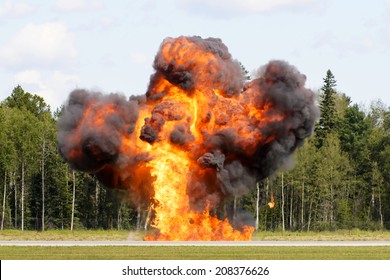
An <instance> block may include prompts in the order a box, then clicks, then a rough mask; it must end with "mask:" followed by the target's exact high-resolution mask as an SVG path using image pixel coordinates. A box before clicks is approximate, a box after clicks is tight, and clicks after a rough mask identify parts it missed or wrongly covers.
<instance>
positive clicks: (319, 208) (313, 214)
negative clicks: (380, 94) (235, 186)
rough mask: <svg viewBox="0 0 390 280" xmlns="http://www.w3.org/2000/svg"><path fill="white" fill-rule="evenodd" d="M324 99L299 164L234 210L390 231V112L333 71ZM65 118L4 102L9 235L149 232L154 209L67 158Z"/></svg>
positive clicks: (4, 221)
mask: <svg viewBox="0 0 390 280" xmlns="http://www.w3.org/2000/svg"><path fill="white" fill-rule="evenodd" d="M317 97H318V101H317V102H318V105H319V107H320V111H321V116H320V119H319V120H318V122H317V124H316V127H315V130H314V132H313V135H312V137H311V138H310V139H309V140H308V141H306V143H305V144H304V145H303V146H302V147H300V148H299V149H297V150H296V152H295V154H294V163H291V164H290V166H289V167H288V168H286V170H280V171H279V172H278V173H277V174H276V175H275V176H273V177H271V178H267V179H264V180H262V181H260V182H258V183H257V186H256V187H254V188H253V191H252V192H250V193H248V194H246V195H244V196H242V197H235V198H231V199H227V200H226V201H225V202H224V203H225V207H226V208H227V209H233V210H232V211H234V213H235V214H237V213H236V212H243V211H245V212H246V213H247V212H250V213H251V215H252V216H253V224H254V225H255V227H256V229H257V230H261V231H264V230H269V231H284V230H289V231H324V230H329V231H332V230H338V229H362V230H387V229H390V107H389V106H387V105H386V104H384V103H383V102H382V101H380V100H373V101H372V102H371V104H369V106H368V108H365V107H363V106H359V105H357V104H354V103H353V102H352V100H351V98H350V97H348V96H347V95H346V94H345V93H341V92H338V91H337V90H336V79H335V77H334V75H333V73H332V72H331V71H330V70H328V71H327V73H326V75H325V77H324V79H323V86H322V87H321V89H320V90H318V93H317ZM60 115H61V108H57V109H56V110H54V111H53V110H52V109H51V108H50V106H48V104H47V103H46V102H45V100H44V99H43V98H42V97H40V96H38V95H35V94H33V93H29V92H26V91H25V90H24V89H23V88H22V87H21V86H19V85H18V86H16V87H15V88H14V89H13V91H12V92H11V93H10V94H9V96H8V97H7V98H6V99H4V100H2V101H1V103H0V190H1V191H0V194H1V210H2V212H1V229H2V230H3V229H19V230H37V231H45V230H49V229H68V230H69V229H70V230H73V229H118V230H140V229H146V228H147V227H148V223H147V220H148V219H147V216H148V206H145V205H132V204H131V203H130V202H129V201H130V200H129V199H128V197H127V193H126V192H124V191H118V190H112V189H107V188H105V187H104V186H103V185H102V184H101V183H99V182H98V181H97V180H96V179H95V178H94V177H93V176H91V175H89V174H86V173H82V172H78V171H75V170H73V169H72V168H71V167H70V166H69V165H68V164H67V163H65V161H64V160H63V159H62V158H61V156H60V155H59V153H58V151H57V120H58V118H59V116H60ZM273 203H274V205H272V204H273ZM270 205H271V206H274V207H272V208H271V207H270ZM232 216H233V217H235V216H237V215H232Z"/></svg>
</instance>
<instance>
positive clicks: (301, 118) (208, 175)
mask: <svg viewBox="0 0 390 280" xmlns="http://www.w3.org/2000/svg"><path fill="white" fill-rule="evenodd" d="M153 67H154V69H155V73H154V74H153V75H152V76H151V79H150V84H149V87H148V89H147V92H146V94H145V95H144V96H132V97H130V98H129V99H126V98H125V97H124V96H122V95H119V94H109V95H103V94H101V93H98V92H91V91H86V90H81V89H76V90H74V91H73V92H71V94H70V96H69V99H68V101H67V104H66V105H65V107H64V110H63V112H62V116H61V118H60V120H59V124H58V126H59V132H58V149H59V152H60V154H61V155H62V157H63V158H64V159H65V160H66V161H67V162H69V164H70V165H71V166H72V167H73V168H75V169H78V170H81V171H84V172H88V173H91V174H94V175H95V176H96V178H97V179H99V180H100V181H101V182H102V183H103V184H104V185H105V186H107V187H110V188H121V189H125V190H127V191H128V192H129V194H130V196H131V199H132V202H133V203H134V204H135V205H140V204H141V203H147V204H148V205H150V207H151V210H152V213H153V214H152V215H151V226H152V227H153V228H154V229H155V233H153V234H150V235H148V236H146V237H145V239H146V240H249V239H250V237H251V234H252V232H253V227H251V226H247V225H235V227H233V226H232V225H231V224H230V223H229V220H228V219H227V218H225V219H220V218H218V216H217V215H216V212H217V209H218V207H219V206H220V205H221V203H222V202H223V200H224V199H225V198H226V197H229V196H240V195H243V194H245V193H247V192H248V191H249V190H250V189H251V188H254V187H255V186H256V182H257V181H259V180H262V179H264V178H266V177H268V176H270V175H272V174H273V173H274V172H275V171H276V170H277V169H278V168H280V167H282V166H284V165H286V164H287V163H288V162H289V161H290V160H291V154H292V153H293V152H294V150H295V149H296V148H297V147H299V146H301V145H302V144H303V143H304V139H305V138H306V137H309V136H310V135H311V133H312V131H313V126H314V122H315V120H316V119H317V117H318V114H319V111H318V108H317V106H316V105H315V102H314V95H313V92H312V91H311V90H310V89H308V88H305V80H306V77H305V76H304V75H303V74H301V73H299V71H298V70H297V69H296V68H295V67H293V66H291V65H289V64H288V63H287V62H284V61H271V62H269V63H268V64H267V65H265V66H263V67H261V68H260V69H259V71H258V74H257V78H256V79H254V80H252V81H251V82H249V83H246V84H244V75H243V71H242V69H241V66H240V64H239V62H238V61H236V60H234V59H233V58H232V56H231V55H230V53H229V51H228V49H227V47H226V46H225V45H224V44H223V43H222V41H221V40H220V39H216V38H207V39H202V38H200V37H184V36H182V37H179V38H167V39H165V40H164V41H163V42H162V44H161V46H160V49H159V51H158V53H157V55H156V57H155V59H154V64H153Z"/></svg>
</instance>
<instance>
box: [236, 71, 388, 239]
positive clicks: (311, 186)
mask: <svg viewBox="0 0 390 280" xmlns="http://www.w3.org/2000/svg"><path fill="white" fill-rule="evenodd" d="M335 87H336V80H335V78H334V76H333V74H332V72H331V71H328V72H327V74H326V77H325V78H324V85H323V87H322V88H321V92H320V96H319V105H320V109H321V117H320V120H319V122H318V123H317V125H316V128H315V132H314V135H313V137H312V138H311V139H309V140H308V141H307V142H306V143H305V145H304V146H303V147H301V148H300V149H298V150H297V151H296V153H295V158H296V164H295V166H294V167H293V169H291V170H285V171H280V172H279V173H278V174H277V175H276V176H275V177H274V178H269V179H266V180H264V181H263V182H261V188H260V190H261V191H260V194H259V199H260V201H261V203H260V205H264V206H263V207H260V211H259V212H260V213H259V222H258V227H259V229H261V230H285V229H286V230H292V231H309V230H315V231H320V230H336V229H353V228H358V229H363V230H379V229H390V110H389V107H387V106H385V105H384V104H383V103H382V102H380V101H377V102H373V103H372V104H371V106H370V108H369V109H368V110H367V112H364V111H363V110H362V109H361V108H359V106H358V105H356V104H352V103H351V100H350V98H349V97H347V96H346V95H345V94H340V93H338V92H336V90H335ZM286 169H288V168H286ZM271 192H272V193H273V195H274V197H275V208H273V209H270V208H269V207H267V206H266V202H267V200H269V199H270V196H271ZM256 197H257V194H256V191H254V192H253V193H252V194H251V195H249V196H247V197H245V198H243V199H242V200H243V201H242V203H243V205H242V206H243V207H244V208H247V209H248V210H250V211H252V212H253V213H255V210H256V209H255V201H256ZM248 202H249V204H248Z"/></svg>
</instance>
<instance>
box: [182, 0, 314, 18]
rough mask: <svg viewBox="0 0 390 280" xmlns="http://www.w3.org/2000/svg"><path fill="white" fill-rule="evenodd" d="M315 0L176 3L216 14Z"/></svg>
mask: <svg viewBox="0 0 390 280" xmlns="http://www.w3.org/2000/svg"><path fill="white" fill-rule="evenodd" d="M315 1H317V0H215V1H210V0H184V1H180V2H179V1H177V2H178V5H179V6H181V7H183V8H185V9H187V10H192V11H195V12H204V13H212V14H217V15H220V16H222V15H224V14H225V13H228V14H230V15H231V14H240V13H258V12H269V11H275V10H281V9H289V8H298V7H302V6H305V5H307V4H311V3H313V2H315Z"/></svg>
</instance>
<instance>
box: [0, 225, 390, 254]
mask: <svg viewBox="0 0 390 280" xmlns="http://www.w3.org/2000/svg"><path fill="white" fill-rule="evenodd" d="M144 235H145V232H129V231H104V230H101V231H88V230H78V231H73V232H72V231H67V230H55V231H45V232H35V231H23V232H22V231H17V230H4V231H1V232H0V240H35V241H38V240H48V241H53V240H75V241H106V240H112V241H123V240H142V237H143V236H144ZM252 240H267V241H271V240H279V241H303V240H307V241H317V240H318V241H336V240H337V241H339V240H340V241H342V240H344V241H352V240H359V241H364V240H366V241H372V240H390V232H389V231H383V232H382V231H373V232H370V231H359V230H351V231H336V232H284V233H282V232H257V233H255V234H254V235H253V236H252ZM0 259H2V260H6V259H11V260H12V259H15V260H16V259H27V260H32V259H34V260H40V259H42V260H45V259H50V260H57V259H58V260H100V259H102V260H121V259H123V260H126V259H133V260H137V259H142V260H158V259H163V260H166V259H168V260H170V259H171V260H178V259H180V260H186V259H193V260H198V259H202V260H205V259H226V260H236V259H237V260H239V259H244V260H245V259H259V260H261V259H265V260H339V259H340V260H357V259H363V260H383V259H385V260H389V259H390V246H389V247H386V246H384V247H222V246H207V247H193V246H172V247H171V246H168V247H165V246H153V247H151V246H142V247H140V246H96V247H81V246H69V247H66V246H65V247H62V246H61V247H54V246H53V247H50V246H43V247H40V246H34V247H32V246H0Z"/></svg>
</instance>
